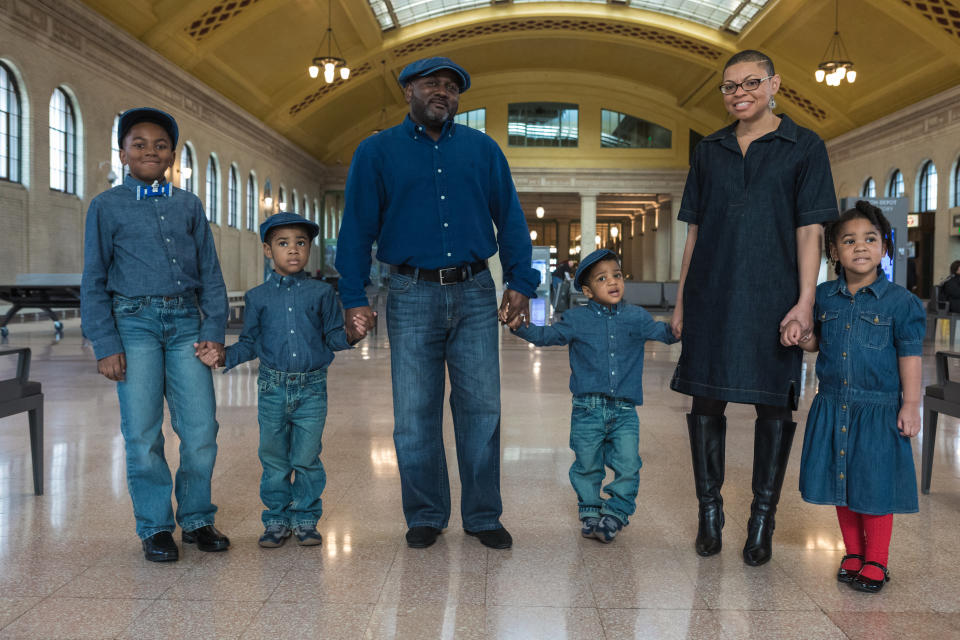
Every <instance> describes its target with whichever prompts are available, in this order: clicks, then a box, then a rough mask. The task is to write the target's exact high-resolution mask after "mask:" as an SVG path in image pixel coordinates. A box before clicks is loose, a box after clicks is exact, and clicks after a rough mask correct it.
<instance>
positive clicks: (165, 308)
mask: <svg viewBox="0 0 960 640" xmlns="http://www.w3.org/2000/svg"><path fill="white" fill-rule="evenodd" d="M113 317H114V320H115V321H116V325H117V331H118V332H119V333H120V340H121V342H122V343H123V351H124V354H125V356H126V360H127V371H126V376H125V379H124V380H123V381H122V382H118V383H117V395H118V396H119V399H120V430H121V431H122V433H123V439H124V442H125V443H126V450H127V487H128V489H129V491H130V498H131V499H132V500H133V514H134V517H135V518H136V520H137V535H138V536H140V537H141V538H149V537H150V536H152V535H154V534H156V533H159V532H161V531H173V530H174V528H175V527H176V524H179V525H180V526H181V527H182V528H183V530H184V531H192V530H194V529H197V528H199V527H202V526H205V525H208V524H213V516H214V514H215V513H216V511H217V508H216V507H215V506H214V505H213V503H212V502H211V501H210V477H211V476H212V475H213V465H214V462H215V461H216V458H217V431H218V429H219V427H218V425H217V420H216V400H215V398H214V392H213V378H212V376H211V373H210V369H209V368H207V366H206V365H204V364H203V363H202V362H201V361H200V360H199V358H197V357H196V356H195V355H194V348H193V344H194V343H195V342H197V341H198V340H199V337H200V310H199V309H198V308H197V304H196V301H195V300H194V299H193V298H192V297H187V296H177V297H170V298H165V297H162V296H147V297H140V298H126V297H124V296H120V295H116V294H115V295H114V297H113ZM164 397H166V399H167V406H168V407H169V409H170V422H171V424H172V426H173V430H174V432H176V434H177V436H178V437H179V438H180V468H179V469H177V476H176V498H177V511H176V520H174V513H173V510H172V508H171V505H170V492H171V489H173V482H172V480H171V477H170V468H169V467H168V466H167V461H166V459H165V457H164V454H163V430H162V426H163V399H164Z"/></svg>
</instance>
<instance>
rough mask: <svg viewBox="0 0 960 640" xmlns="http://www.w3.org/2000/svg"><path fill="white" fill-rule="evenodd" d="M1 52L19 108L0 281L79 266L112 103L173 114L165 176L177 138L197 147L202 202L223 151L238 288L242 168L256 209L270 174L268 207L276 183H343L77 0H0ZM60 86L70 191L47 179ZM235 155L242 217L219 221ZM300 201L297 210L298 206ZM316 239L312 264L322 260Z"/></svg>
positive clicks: (228, 263)
mask: <svg viewBox="0 0 960 640" xmlns="http://www.w3.org/2000/svg"><path fill="white" fill-rule="evenodd" d="M0 60H2V61H3V62H4V64H6V65H7V66H8V67H9V68H11V69H12V70H13V71H14V74H15V75H16V76H17V77H18V85H19V89H20V93H21V100H22V105H21V107H22V110H23V114H24V119H23V130H24V133H25V134H26V135H25V140H24V144H23V152H24V153H23V155H24V156H25V159H24V163H23V174H24V175H23V184H13V183H9V182H6V181H0V229H2V231H0V282H4V283H6V282H12V281H13V279H14V278H15V277H16V275H17V274H20V273H57V272H79V271H81V270H82V268H83V227H84V217H85V214H86V210H87V206H88V204H89V202H90V200H91V198H92V197H93V196H95V195H96V194H97V193H99V192H101V191H103V190H105V189H107V188H109V186H110V185H109V182H108V179H107V174H108V173H109V172H110V153H111V151H110V149H111V144H110V142H111V130H112V127H113V120H114V117H115V116H116V114H117V113H119V112H121V111H123V110H125V109H128V108H130V107H135V106H145V105H146V106H155V107H158V108H161V109H164V110H166V111H169V112H170V113H172V114H173V115H174V116H175V117H176V118H177V121H178V123H179V125H180V140H181V141H182V142H181V144H180V145H178V150H177V151H178V153H177V165H176V166H175V167H174V169H173V183H174V184H175V185H176V186H180V184H181V182H180V167H179V155H180V154H179V149H180V148H181V147H182V145H183V142H184V141H189V142H190V144H191V145H192V147H193V149H194V150H195V157H194V182H195V184H196V185H197V187H196V189H195V191H196V193H197V195H199V196H200V198H201V199H202V200H203V201H204V202H205V203H206V201H207V198H206V194H205V190H206V181H205V175H206V166H207V161H208V158H209V157H210V154H211V153H215V154H216V155H217V157H218V158H219V160H220V202H221V203H222V206H221V214H220V224H212V225H211V228H212V230H213V233H214V237H215V238H216V242H217V247H218V249H219V253H220V260H221V265H222V268H223V275H224V279H225V280H226V283H227V288H228V289H229V290H244V289H248V288H250V287H252V286H255V285H256V284H258V283H259V282H260V281H261V279H262V271H263V254H262V251H261V247H260V241H259V237H258V236H257V234H256V233H255V232H251V231H247V230H246V229H245V226H246V225H245V221H246V197H247V177H248V175H249V174H250V172H251V171H253V172H254V173H255V174H256V178H257V183H258V194H259V201H260V202H259V211H258V221H257V224H259V222H260V221H262V220H263V219H264V218H265V217H266V216H267V215H269V214H270V213H272V211H268V209H267V208H266V207H265V206H264V204H263V185H264V182H265V181H266V179H267V178H269V179H270V181H271V183H272V190H273V198H274V202H273V207H272V209H273V210H274V211H275V210H277V207H278V202H277V196H278V194H279V187H280V185H281V184H282V185H283V187H284V189H285V191H286V192H287V194H288V207H287V208H288V210H291V211H292V210H293V203H292V200H291V199H290V197H291V194H292V193H293V191H294V190H296V192H297V195H298V199H299V200H300V201H301V206H302V199H303V196H304V195H306V196H307V197H308V200H309V203H310V212H311V217H313V203H314V201H315V200H316V201H318V202H322V200H323V197H322V196H323V192H324V189H325V188H342V180H343V178H342V176H339V175H337V176H333V175H330V176H329V177H328V173H327V171H326V169H325V168H324V167H323V165H321V164H320V163H319V162H317V161H316V160H314V159H313V158H312V157H310V156H309V155H307V154H306V153H305V152H304V151H302V150H301V149H299V148H298V147H296V146H295V145H293V144H292V143H290V142H289V141H288V140H286V139H285V138H283V137H281V136H280V135H278V134H277V133H275V132H274V131H272V130H271V129H269V128H267V127H265V126H264V125H263V124H262V123H261V122H260V121H259V120H257V119H256V118H254V117H253V116H252V115H250V114H248V113H246V112H244V111H242V110H241V109H240V108H239V107H237V106H236V105H235V104H233V103H232V102H230V101H228V100H227V99H225V98H224V97H222V96H221V95H219V94H217V93H216V92H214V91H213V90H211V89H210V88H208V87H207V86H206V85H204V84H202V83H200V82H199V81H198V80H196V79H195V78H193V77H192V76H190V75H189V74H187V73H185V72H183V71H182V70H180V69H179V68H178V67H176V66H174V65H173V64H172V63H170V62H169V61H167V60H165V59H164V58H162V57H160V56H159V55H158V54H156V53H155V52H153V51H151V50H150V49H148V48H147V47H146V46H144V45H143V44H141V43H140V42H139V41H137V40H136V39H134V38H132V37H130V36H129V35H127V34H126V33H124V32H122V31H120V30H119V29H117V28H116V27H114V26H113V25H111V24H110V23H109V22H107V21H106V20H104V19H102V18H100V17H99V16H98V15H96V14H94V13H93V12H91V11H89V10H87V9H86V8H84V7H83V6H82V5H80V4H79V3H74V2H69V1H63V2H60V1H58V2H40V1H39V0H3V1H0ZM57 87H62V88H64V89H65V90H66V91H67V93H68V95H70V96H71V97H72V98H74V108H75V110H76V114H77V121H78V125H79V126H78V193H77V195H69V194H64V193H60V192H56V191H52V190H51V189H50V186H49V185H50V181H49V147H48V145H49V136H48V126H49V121H48V109H49V102H50V96H51V94H52V92H53V91H54V89H56V88H57ZM231 163H235V164H236V166H237V170H238V171H237V173H238V178H239V180H238V182H239V187H240V209H239V214H240V215H239V227H240V228H230V227H228V226H227V214H226V200H227V177H228V175H229V170H230V165H231ZM301 213H302V211H301ZM319 254H320V252H319V250H315V251H314V255H313V256H311V264H310V266H309V268H310V269H311V270H312V269H315V268H317V266H318V265H319V257H320V256H319Z"/></svg>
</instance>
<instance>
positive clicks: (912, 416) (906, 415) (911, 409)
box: [897, 402, 920, 438]
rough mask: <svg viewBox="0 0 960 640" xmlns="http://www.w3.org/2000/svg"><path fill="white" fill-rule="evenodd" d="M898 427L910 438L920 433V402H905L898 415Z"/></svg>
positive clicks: (901, 432) (902, 433)
mask: <svg viewBox="0 0 960 640" xmlns="http://www.w3.org/2000/svg"><path fill="white" fill-rule="evenodd" d="M897 429H899V430H900V434H901V435H904V436H906V437H908V438H912V437H913V436H915V435H917V434H918V433H920V403H919V402H904V403H903V406H902V407H900V414H899V415H898V416H897Z"/></svg>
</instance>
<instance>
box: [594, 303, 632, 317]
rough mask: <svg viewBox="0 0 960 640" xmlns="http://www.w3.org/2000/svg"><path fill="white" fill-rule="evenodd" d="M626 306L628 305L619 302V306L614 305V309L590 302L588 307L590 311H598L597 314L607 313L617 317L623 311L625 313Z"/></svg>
mask: <svg viewBox="0 0 960 640" xmlns="http://www.w3.org/2000/svg"><path fill="white" fill-rule="evenodd" d="M625 304H626V303H625V302H623V301H622V300H621V301H620V302H618V303H617V304H615V305H613V306H612V307H608V306H607V305H605V304H600V303H599V302H597V301H596V300H589V301H588V302H587V306H588V307H589V308H590V309H592V310H594V311H597V312H600V313H605V314H607V315H611V316H615V315H617V314H619V313H620V312H621V311H623V305H625Z"/></svg>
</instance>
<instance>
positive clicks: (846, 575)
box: [837, 553, 863, 584]
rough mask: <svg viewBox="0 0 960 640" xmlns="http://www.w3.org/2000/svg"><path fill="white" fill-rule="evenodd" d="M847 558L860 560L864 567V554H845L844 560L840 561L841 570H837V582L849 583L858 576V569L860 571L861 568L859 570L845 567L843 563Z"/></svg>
mask: <svg viewBox="0 0 960 640" xmlns="http://www.w3.org/2000/svg"><path fill="white" fill-rule="evenodd" d="M847 560H859V561H860V563H861V564H860V569H862V568H863V556H862V555H860V554H859V553H848V554H847V555H845V556H843V560H841V561H840V570H839V571H837V582H846V583H848V584H849V583H850V582H852V581H853V579H854V578H855V577H856V575H857V571H860V569H857V571H851V570H849V569H844V568H843V563H844V562H846V561H847Z"/></svg>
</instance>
